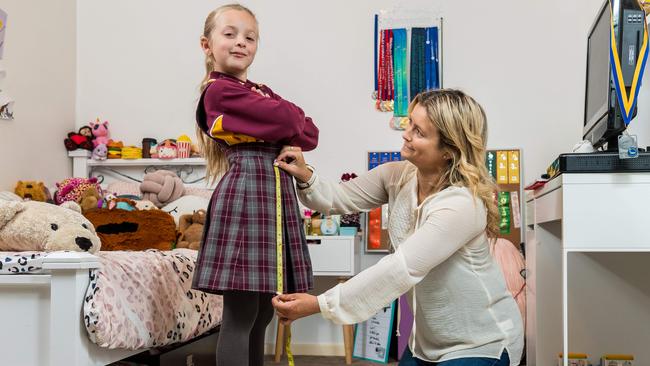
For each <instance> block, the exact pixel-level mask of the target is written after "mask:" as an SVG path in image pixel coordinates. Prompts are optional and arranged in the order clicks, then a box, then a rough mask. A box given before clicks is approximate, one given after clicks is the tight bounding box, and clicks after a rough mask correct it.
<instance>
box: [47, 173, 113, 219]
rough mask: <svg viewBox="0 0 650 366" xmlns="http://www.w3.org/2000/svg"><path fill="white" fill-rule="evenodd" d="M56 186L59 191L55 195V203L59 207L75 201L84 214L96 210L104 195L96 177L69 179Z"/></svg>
mask: <svg viewBox="0 0 650 366" xmlns="http://www.w3.org/2000/svg"><path fill="white" fill-rule="evenodd" d="M56 186H57V191H56V193H54V202H55V203H56V204H57V205H60V204H62V203H63V202H67V201H73V202H76V203H77V204H79V205H80V206H81V207H82V209H83V211H84V212H86V211H87V210H90V209H92V208H96V207H97V204H98V201H99V200H100V199H101V198H102V194H103V192H102V188H101V187H100V186H99V183H97V178H95V177H92V178H67V179H64V180H63V181H62V182H59V183H57V184H56ZM89 190H90V191H89ZM86 191H89V192H86Z"/></svg>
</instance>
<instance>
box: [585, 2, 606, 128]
mask: <svg viewBox="0 0 650 366" xmlns="http://www.w3.org/2000/svg"><path fill="white" fill-rule="evenodd" d="M610 14H611V10H610V8H609V6H605V7H604V9H603V11H601V12H600V14H599V17H598V19H596V23H595V24H594V27H593V28H592V32H591V33H590V34H589V42H588V51H587V52H588V53H587V91H586V93H587V95H586V105H585V120H584V125H585V126H587V125H588V124H592V123H594V122H595V121H597V120H599V119H601V118H602V117H603V116H604V115H605V114H606V113H607V105H608V101H607V98H608V97H609V73H610V69H609V47H610V46H609V45H610V32H611V30H610V29H611V25H610V17H611V15H610Z"/></svg>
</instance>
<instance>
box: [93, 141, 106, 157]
mask: <svg viewBox="0 0 650 366" xmlns="http://www.w3.org/2000/svg"><path fill="white" fill-rule="evenodd" d="M107 154H108V149H107V148H106V144H99V145H97V146H95V148H94V149H93V155H92V158H93V159H94V160H106V155H107Z"/></svg>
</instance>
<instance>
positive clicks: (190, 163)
mask: <svg viewBox="0 0 650 366" xmlns="http://www.w3.org/2000/svg"><path fill="white" fill-rule="evenodd" d="M68 157H70V158H71V159H72V176H74V177H84V178H85V177H92V176H100V175H101V177H102V178H107V179H108V181H107V182H104V183H108V182H110V181H123V180H124V179H123V178H124V177H125V176H126V177H129V178H131V179H133V180H137V181H141V180H142V177H144V174H145V173H146V172H147V171H151V170H150V169H151V168H155V169H166V170H172V171H175V172H176V174H177V175H178V176H180V177H181V179H183V181H184V182H185V183H186V185H188V186H194V187H200V188H214V184H208V182H206V181H205V180H204V179H203V177H205V172H206V169H205V159H204V158H186V159H156V158H153V159H106V160H94V159H92V158H91V153H90V151H87V150H81V149H79V150H74V151H69V152H68ZM117 175H122V177H118V176H117Z"/></svg>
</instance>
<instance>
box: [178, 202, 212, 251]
mask: <svg viewBox="0 0 650 366" xmlns="http://www.w3.org/2000/svg"><path fill="white" fill-rule="evenodd" d="M205 216H206V213H205V210H203V209H201V210H198V211H194V213H193V214H187V215H182V216H181V217H180V219H179V223H178V232H179V235H178V240H177V241H176V248H189V249H194V250H199V247H200V246H201V237H202V236H203V226H204V225H205Z"/></svg>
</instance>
